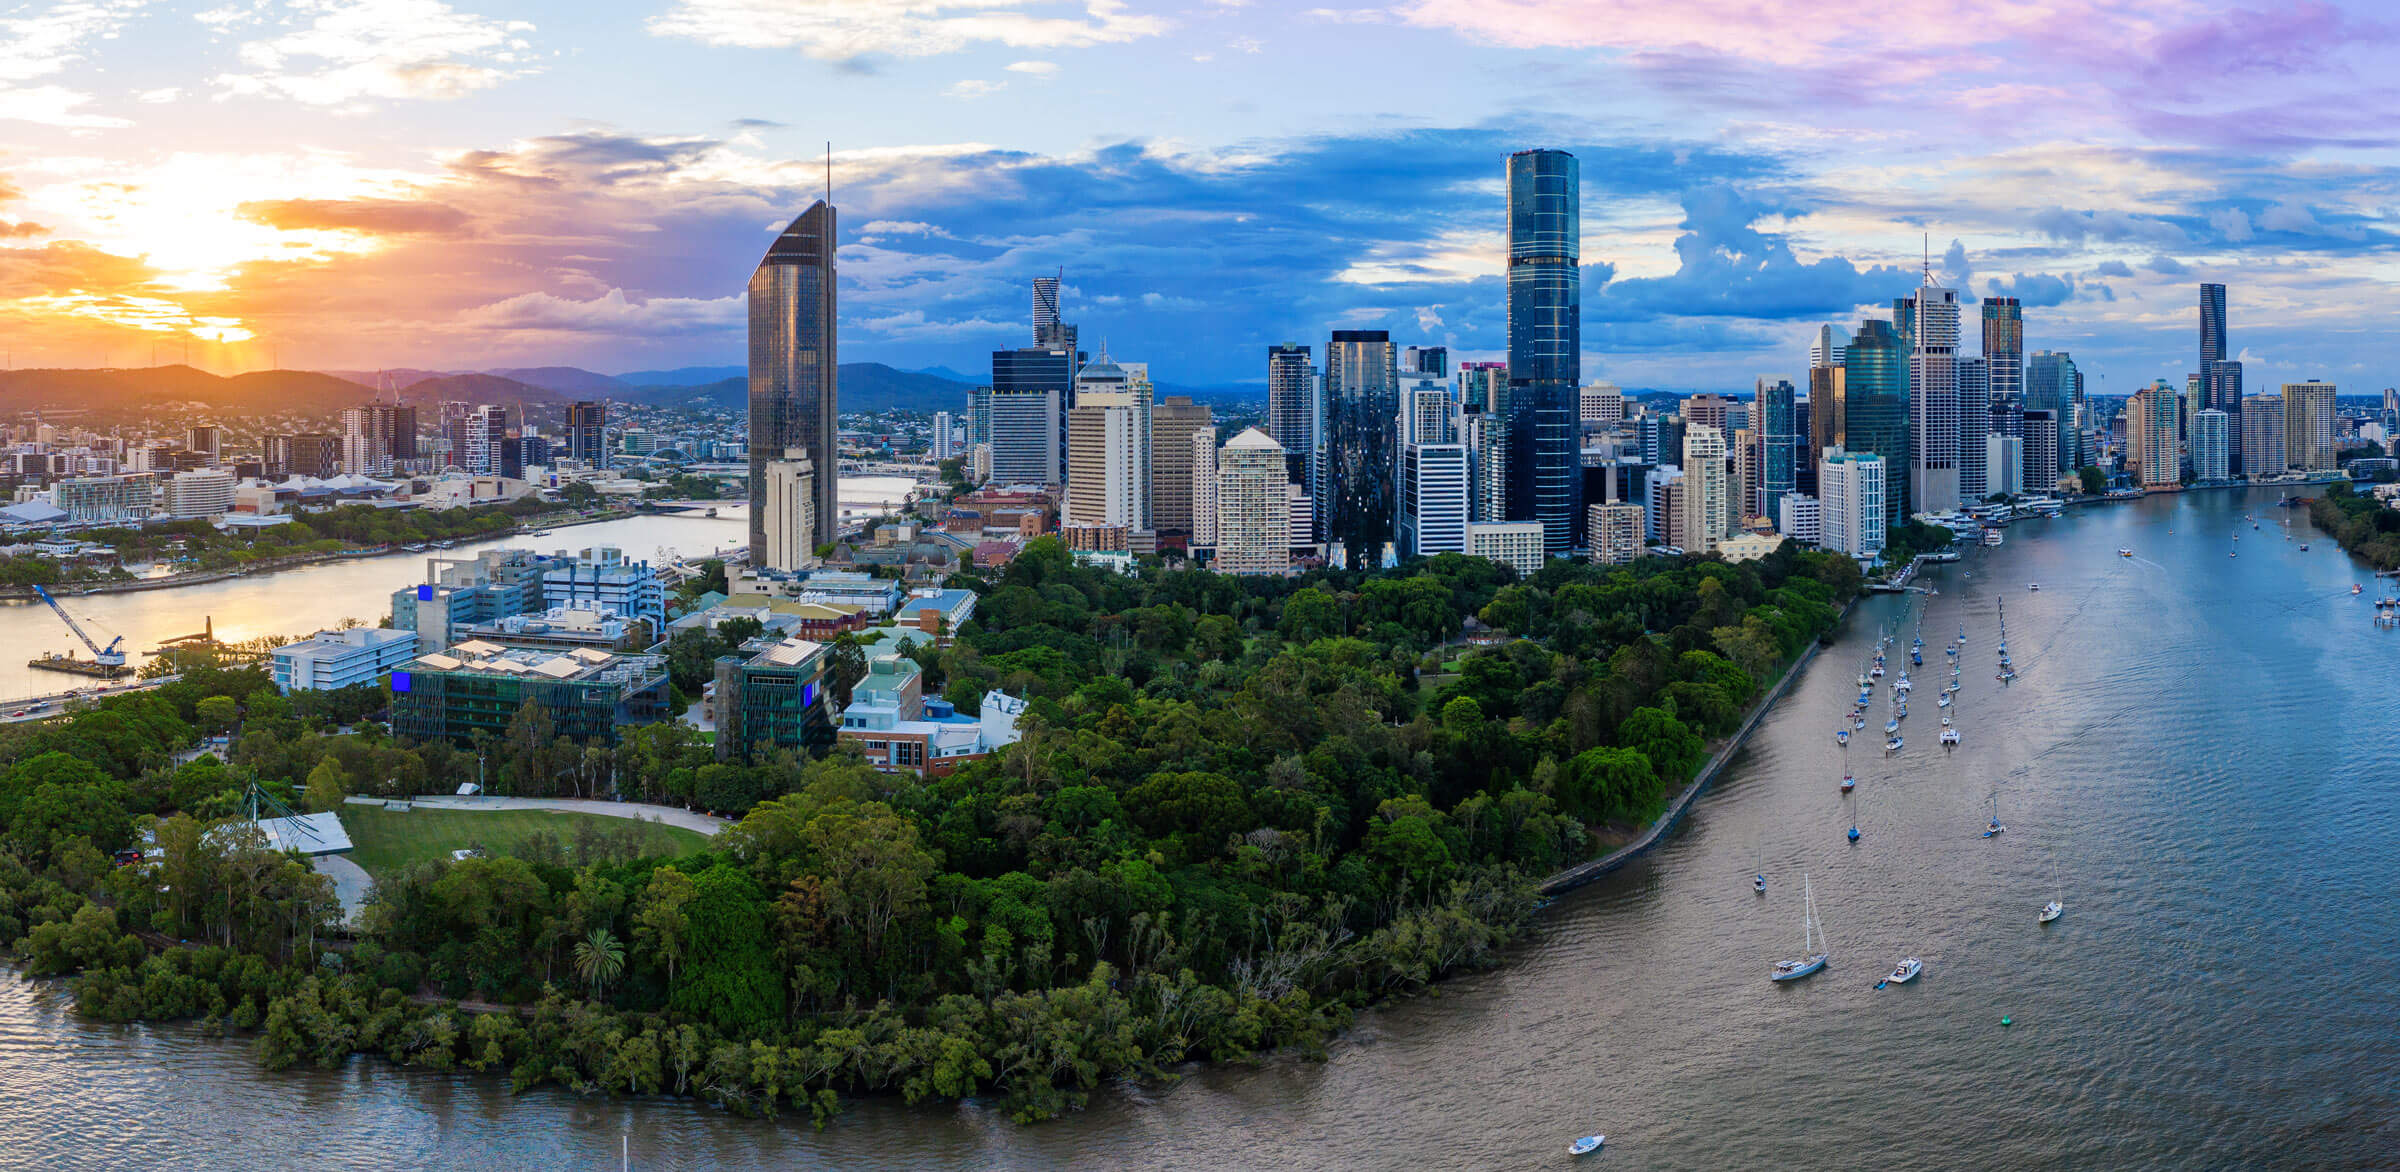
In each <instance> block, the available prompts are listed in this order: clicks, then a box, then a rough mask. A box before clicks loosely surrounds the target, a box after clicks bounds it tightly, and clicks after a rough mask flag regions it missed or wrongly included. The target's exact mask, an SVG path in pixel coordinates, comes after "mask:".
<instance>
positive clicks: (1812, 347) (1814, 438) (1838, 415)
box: [1798, 324, 1850, 489]
mask: <svg viewBox="0 0 2400 1172" xmlns="http://www.w3.org/2000/svg"><path fill="white" fill-rule="evenodd" d="M1849 352H1850V331H1848V330H1845V329H1843V328H1842V327H1840V326H1837V325H1832V324H1827V325H1823V326H1819V327H1817V332H1816V334H1815V336H1814V337H1813V338H1812V339H1811V340H1810V342H1809V346H1808V424H1807V430H1808V443H1807V445H1806V447H1805V449H1804V450H1803V452H1802V459H1803V464H1802V466H1801V468H1800V471H1799V476H1798V479H1800V480H1802V481H1804V482H1806V483H1807V484H1808V485H1809V486H1810V488H1812V489H1813V488H1814V487H1815V486H1816V481H1817V460H1818V458H1819V456H1820V455H1821V454H1822V453H1823V452H1824V450H1825V449H1827V448H1838V447H1840V446H1842V429H1843V426H1844V422H1845V421H1844V420H1843V417H1842V407H1843V383H1842V362H1843V359H1844V357H1845V356H1846V355H1847V354H1848V353H1849Z"/></svg>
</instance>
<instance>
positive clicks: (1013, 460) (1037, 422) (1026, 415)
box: [990, 356, 1065, 484]
mask: <svg viewBox="0 0 2400 1172" xmlns="http://www.w3.org/2000/svg"><path fill="white" fill-rule="evenodd" d="M995 357H996V356H995ZM1064 398H1065V392H1064V391H1062V390H1060V389H1059V388H1057V387H1012V388H1010V389H1008V390H1005V391H1003V390H1001V389H1000V388H998V387H994V388H993V389H992V395H991V404H992V408H991V425H990V426H991V436H992V438H991V441H990V442H991V451H992V474H991V482H992V483H993V484H1059V483H1061V482H1063V481H1064V479H1065V470H1064V468H1063V467H1062V466H1061V462H1060V460H1059V450H1058V429H1059V425H1060V414H1059V413H1060V406H1059V404H1060V402H1061V401H1062V400H1063V399H1064Z"/></svg>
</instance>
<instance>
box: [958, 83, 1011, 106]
mask: <svg viewBox="0 0 2400 1172" xmlns="http://www.w3.org/2000/svg"><path fill="white" fill-rule="evenodd" d="M1007 88H1008V83H1007V82H1005V81H983V80H979V79H976V78H966V79H964V80H960V81H956V82H952V83H951V85H950V88H949V89H946V90H943V91H942V92H943V93H945V94H948V95H950V96H951V97H954V98H963V99H966V100H967V101H970V102H971V101H974V100H976V99H978V98H988V97H991V96H992V95H993V94H996V93H999V92H1000V91H1001V90H1004V89H1007Z"/></svg>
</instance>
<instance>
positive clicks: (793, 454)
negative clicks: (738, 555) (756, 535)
mask: <svg viewBox="0 0 2400 1172" xmlns="http://www.w3.org/2000/svg"><path fill="white" fill-rule="evenodd" d="M766 476H767V482H766V493H765V505H766V510H767V515H766V519H765V523H764V524H762V525H761V526H760V527H759V528H760V530H761V531H762V532H763V533H764V534H765V535H766V539H767V549H766V553H767V556H766V560H764V561H762V562H760V563H758V565H759V568H760V569H765V570H781V571H786V572H789V571H795V570H805V569H809V568H811V567H814V566H815V565H816V564H817V544H818V535H817V516H816V513H817V476H816V468H815V467H814V465H813V462H812V461H811V460H810V459H809V456H808V452H807V451H806V450H805V449H802V448H789V449H786V450H785V451H784V453H783V458H782V459H780V460H769V461H767V468H766ZM828 539H830V535H828Z"/></svg>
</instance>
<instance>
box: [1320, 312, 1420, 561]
mask: <svg viewBox="0 0 2400 1172" xmlns="http://www.w3.org/2000/svg"><path fill="white" fill-rule="evenodd" d="M1398 357H1399V356H1398V354H1397V352H1396V351H1394V350H1393V348H1392V338H1391V335H1390V334H1388V333H1385V332H1384V331H1382V330H1335V331H1333V338H1332V341H1331V342H1330V343H1329V344H1328V345H1327V346H1326V347H1325V456H1324V464H1325V477H1326V479H1325V491H1324V494H1323V495H1322V496H1321V497H1319V499H1318V501H1317V506H1318V509H1319V510H1320V511H1321V512H1322V513H1323V514H1324V517H1325V541H1326V543H1327V544H1328V545H1333V544H1336V543H1338V544H1339V545H1340V546H1341V547H1342V550H1343V555H1344V557H1345V558H1346V561H1345V563H1344V564H1346V565H1348V566H1350V567H1351V568H1353V569H1363V568H1372V567H1375V566H1379V565H1381V564H1383V561H1382V559H1383V554H1384V547H1385V546H1387V545H1388V544H1390V543H1391V540H1392V532H1393V526H1394V525H1395V523H1396V522H1397V520H1398V512H1399V503H1400V502H1399V475H1400V449H1399V435H1398V431H1399V422H1400V403H1399V371H1398Z"/></svg>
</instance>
